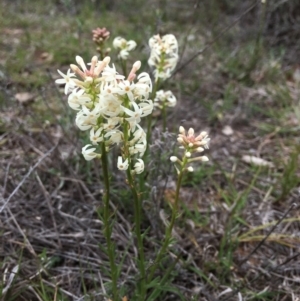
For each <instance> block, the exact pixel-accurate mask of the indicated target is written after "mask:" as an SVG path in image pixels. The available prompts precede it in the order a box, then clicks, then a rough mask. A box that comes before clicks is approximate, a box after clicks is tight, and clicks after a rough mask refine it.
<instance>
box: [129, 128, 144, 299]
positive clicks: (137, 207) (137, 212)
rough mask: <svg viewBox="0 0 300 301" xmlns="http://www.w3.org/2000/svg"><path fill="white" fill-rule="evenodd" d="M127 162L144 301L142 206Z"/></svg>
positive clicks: (141, 294) (140, 292)
mask: <svg viewBox="0 0 300 301" xmlns="http://www.w3.org/2000/svg"><path fill="white" fill-rule="evenodd" d="M128 139H129V137H128V123H125V125H124V147H125V153H128V154H129V147H128ZM128 161H129V168H128V169H127V181H128V184H129V187H130V189H131V192H132V195H133V200H134V222H135V227H134V229H135V235H136V238H137V244H138V257H139V258H138V266H139V271H140V277H141V282H140V285H139V300H141V301H143V300H145V296H146V272H145V255H144V244H143V237H142V233H141V216H142V206H141V200H140V195H139V193H138V191H137V189H136V183H135V181H134V177H133V175H132V173H131V160H130V156H128Z"/></svg>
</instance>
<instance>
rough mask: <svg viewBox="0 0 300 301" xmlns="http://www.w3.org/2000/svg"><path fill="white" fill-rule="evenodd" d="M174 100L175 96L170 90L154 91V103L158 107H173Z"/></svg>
mask: <svg viewBox="0 0 300 301" xmlns="http://www.w3.org/2000/svg"><path fill="white" fill-rule="evenodd" d="M176 102H177V100H176V97H175V96H174V94H173V93H172V92H171V91H164V90H159V91H157V92H156V95H155V99H154V104H155V106H157V107H159V108H160V109H161V108H163V107H164V106H167V107H175V105H176Z"/></svg>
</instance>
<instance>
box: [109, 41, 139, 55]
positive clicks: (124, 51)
mask: <svg viewBox="0 0 300 301" xmlns="http://www.w3.org/2000/svg"><path fill="white" fill-rule="evenodd" d="M113 46H114V48H115V49H119V51H120V52H119V55H118V57H119V58H121V59H122V60H127V58H128V56H129V52H130V51H132V50H134V49H135V47H136V42H135V41H133V40H131V41H127V40H125V39H124V38H122V37H116V38H115V39H114V41H113Z"/></svg>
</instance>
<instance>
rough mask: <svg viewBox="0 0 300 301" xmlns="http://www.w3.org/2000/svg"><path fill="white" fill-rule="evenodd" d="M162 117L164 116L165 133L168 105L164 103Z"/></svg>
mask: <svg viewBox="0 0 300 301" xmlns="http://www.w3.org/2000/svg"><path fill="white" fill-rule="evenodd" d="M162 115H163V133H164V132H165V131H166V128H167V110H166V103H165V102H164V103H163V107H162Z"/></svg>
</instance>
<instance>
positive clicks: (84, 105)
mask: <svg viewBox="0 0 300 301" xmlns="http://www.w3.org/2000/svg"><path fill="white" fill-rule="evenodd" d="M76 61H77V64H78V65H79V66H80V68H79V67H78V66H76V65H71V69H72V71H73V72H74V73H72V72H70V70H69V71H68V73H67V74H66V75H65V74H63V73H61V72H60V71H58V72H59V74H60V75H61V76H62V77H63V78H62V79H58V80H56V83H58V84H65V93H66V94H68V93H70V95H69V97H68V103H69V105H70V107H71V108H72V109H74V110H77V111H78V113H77V116H76V125H77V126H78V127H79V129H80V130H82V131H87V130H89V131H90V135H89V136H90V141H91V144H88V145H86V146H84V147H83V148H82V154H83V156H84V158H85V159H86V160H92V159H94V158H96V157H101V154H100V153H97V151H96V150H97V149H98V147H99V144H100V143H104V144H105V147H106V149H107V150H109V148H110V147H112V146H113V145H115V144H117V145H119V144H120V145H121V152H122V156H120V157H119V158H118V163H117V166H118V168H119V169H120V170H127V169H128V168H130V167H131V166H133V170H132V171H133V172H134V173H137V174H138V173H141V172H143V170H144V162H143V160H142V159H140V157H142V156H143V154H144V152H145V150H146V145H147V142H146V134H145V132H144V130H143V129H142V127H141V126H140V125H139V122H140V121H141V118H142V117H145V116H147V115H149V114H151V113H152V110H153V102H152V101H151V100H150V99H149V93H151V91H152V83H151V79H150V76H149V74H148V73H146V72H143V73H141V74H139V76H137V81H136V82H134V80H135V79H136V72H137V70H139V68H140V66H141V62H139V61H137V62H136V63H134V64H133V67H132V70H131V72H130V73H129V75H128V77H127V79H125V77H124V76H123V75H120V74H119V73H118V72H117V71H116V69H115V67H114V66H113V67H110V66H109V65H108V64H109V62H110V57H105V58H104V59H103V61H98V58H97V57H96V56H94V57H93V58H92V60H91V63H90V65H91V66H90V69H87V67H86V65H85V63H84V61H83V59H82V58H81V57H80V56H76ZM75 75H77V76H78V77H79V78H80V79H78V78H76V77H75ZM133 160H135V161H136V163H135V164H134V165H133Z"/></svg>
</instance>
